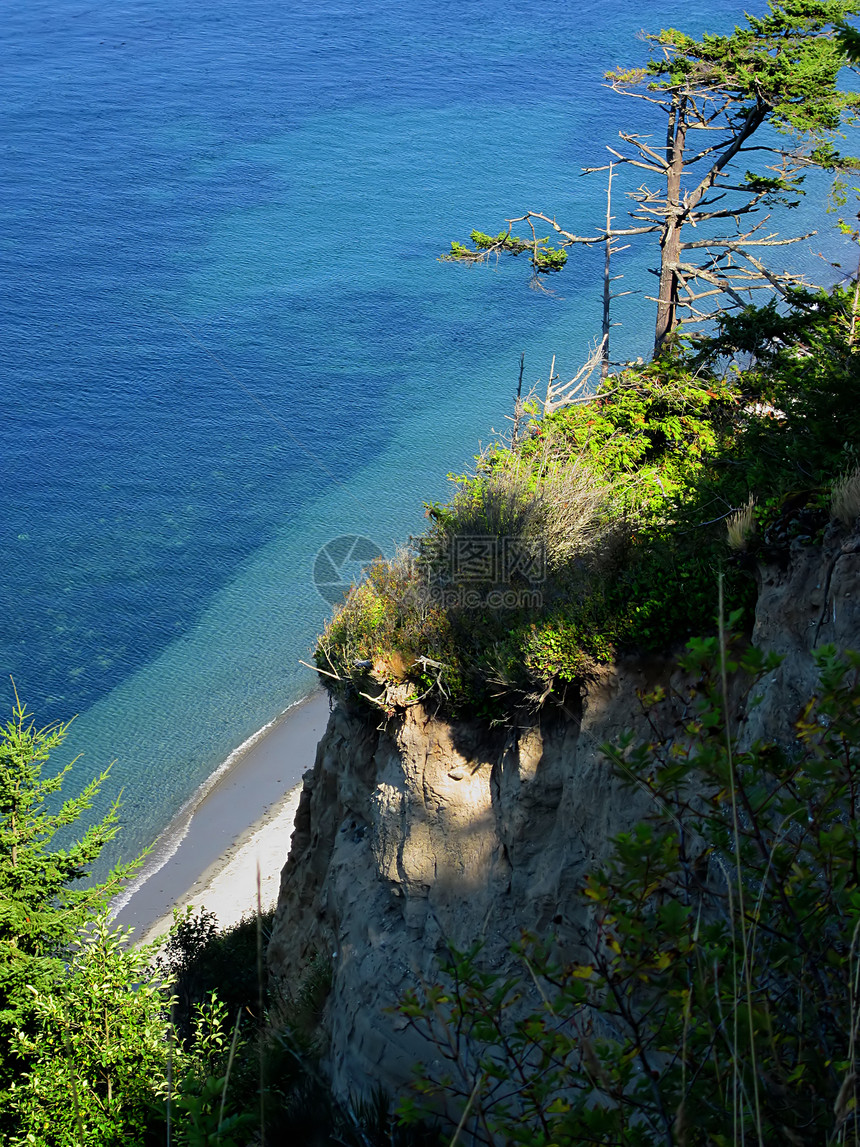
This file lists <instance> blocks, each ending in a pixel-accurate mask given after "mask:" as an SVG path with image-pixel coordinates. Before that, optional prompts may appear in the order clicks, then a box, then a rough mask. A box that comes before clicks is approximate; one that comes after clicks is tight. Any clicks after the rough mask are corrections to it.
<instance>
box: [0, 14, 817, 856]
mask: <svg viewBox="0 0 860 1147" xmlns="http://www.w3.org/2000/svg"><path fill="white" fill-rule="evenodd" d="M754 7H755V8H756V10H758V7H760V5H754ZM740 16H741V6H740V5H739V4H738V3H737V2H732V3H730V2H729V0H707V2H705V0H691V2H688V3H685V4H684V5H683V7H682V8H680V7H679V4H678V0H654V2H652V3H651V4H649V5H648V6H647V9H646V8H643V6H642V4H641V3H637V2H635V0H605V2H604V3H602V4H599V5H597V4H592V3H585V2H564V0H534V2H533V3H530V4H528V5H523V4H517V3H513V2H509V0H504V2H503V0H457V3H453V2H452V0H428V2H425V3H418V2H417V0H396V2H394V0H375V2H373V0H368V2H366V3H355V2H353V3H346V2H344V0H321V2H320V3H315V4H297V3H295V2H293V0H287V2H285V3H278V2H276V0H243V2H242V3H241V4H239V3H235V2H232V3H231V2H229V0H207V2H206V3H199V2H196V0H170V3H168V2H167V0H132V2H128V0H126V2H122V0H118V2H114V3H111V4H107V3H103V2H98V0H95V2H85V0H50V2H48V3H46V2H44V0H26V2H23V0H7V4H6V5H5V6H4V21H3V32H2V44H0V76H2V80H0V89H1V90H2V101H3V130H2V135H0V149H2V163H0V183H2V200H0V202H2V215H3V223H2V228H0V275H2V299H3V307H2V310H3V314H2V318H0V324H2V329H0V371H2V374H0V389H2V418H0V458H2V478H3V486H2V517H0V525H2V535H3V567H2V568H3V574H2V579H0V581H1V582H2V584H0V669H2V672H3V674H4V677H3V679H2V680H3V681H5V682H6V684H5V685H0V702H2V704H3V706H4V708H7V706H8V704H9V702H10V701H11V696H12V694H11V686H10V685H9V684H8V676H5V675H7V674H10V675H11V676H12V677H13V678H14V681H15V684H16V686H17V688H18V691H19V693H20V695H21V697H22V698H23V699H24V700H26V702H27V704H28V705H29V707H30V708H31V709H32V710H33V711H34V712H35V714H36V718H37V721H38V722H39V723H47V722H49V721H54V720H57V719H60V718H68V717H71V716H73V715H74V714H78V716H77V719H76V721H75V723H74V725H73V731H72V733H71V734H70V736H69V738H68V741H67V746H66V747H67V749H68V752H67V753H66V754H65V756H64V757H63V758H61V760H59V761H58V762H56V763H57V764H60V763H64V762H65V760H67V759H70V758H71V757H72V756H74V755H75V754H77V753H81V754H83V756H82V757H81V759H80V760H79V761H78V762H77V763H76V765H75V767H74V773H73V780H72V783H71V785H70V786H69V791H71V789H72V788H74V787H75V786H76V785H77V786H78V787H79V786H80V785H81V784H83V783H84V781H85V780H86V779H88V778H89V777H90V776H91V775H92V774H94V773H95V772H97V771H98V770H100V769H101V768H103V767H104V766H105V765H106V764H108V763H109V762H110V761H113V760H115V761H116V764H115V765H114V769H113V775H112V779H111V782H110V784H109V786H108V787H109V789H110V795H113V794H115V792H116V791H117V790H118V789H120V788H122V789H123V802H124V804H123V812H122V817H123V820H124V822H125V825H126V828H125V831H124V833H123V851H124V852H125V853H126V855H128V854H130V853H132V852H134V851H136V850H137V849H138V848H139V847H140V846H142V845H143V844H145V843H147V842H148V841H149V840H150V839H152V838H153V837H154V836H155V835H156V834H157V833H158V832H159V831H160V830H161V829H162V828H163V826H164V825H165V824H166V823H167V822H168V820H169V819H170V817H171V816H172V814H173V813H174V812H175V811H176V809H177V808H178V807H179V805H180V804H182V803H183V802H184V801H185V800H186V799H187V798H188V797H189V795H190V794H191V793H193V792H194V791H195V789H196V788H197V786H198V785H199V784H200V783H201V781H203V780H204V779H205V778H206V777H207V776H208V775H209V774H210V773H211V772H212V771H213V769H215V768H216V767H217V766H218V765H219V764H220V763H221V762H222V761H223V760H224V759H225V758H226V757H227V756H228V754H229V753H230V752H231V751H232V750H233V749H234V748H236V746H237V745H239V744H240V743H241V742H243V741H244V740H245V739H246V738H247V737H248V736H249V735H250V734H251V733H253V732H254V731H255V730H256V729H258V728H260V727H261V726H262V725H264V724H265V723H266V722H267V721H269V720H271V719H272V718H273V717H274V716H276V715H277V714H278V713H280V712H281V711H283V710H284V709H285V708H286V707H287V706H288V705H289V704H290V703H291V702H293V701H295V700H296V699H297V698H299V697H300V696H302V695H303V694H304V693H306V692H307V691H308V689H309V688H310V687H311V685H312V683H313V681H312V677H313V675H312V674H311V673H310V672H309V671H308V670H307V669H305V668H303V667H302V666H301V665H300V664H299V659H304V660H308V659H309V651H310V649H311V647H312V644H313V639H314V635H315V634H316V633H317V631H318V630H319V629H320V627H321V626H322V624H323V622H324V620H325V617H326V615H327V612H328V610H329V605H328V604H327V602H326V601H324V600H323V598H322V597H321V596H320V595H319V593H318V592H317V590H316V589H315V587H314V584H313V576H312V571H313V566H314V559H315V555H316V554H317V553H318V551H319V550H320V549H321V548H322V547H323V546H324V545H326V543H328V542H329V541H331V540H332V539H335V538H338V537H340V536H342V535H360V536H365V537H367V538H369V539H371V540H372V541H373V542H374V543H375V545H376V546H378V547H379V549H381V550H382V551H384V552H386V553H390V552H392V550H393V548H394V546H395V544H396V543H398V542H402V541H404V540H405V539H406V538H407V537H408V535H409V534H410V533H412V532H416V531H417V530H419V529H420V528H421V525H422V521H423V507H422V502H423V501H424V500H431V499H438V498H442V497H444V496H445V493H446V487H447V482H446V475H447V473H448V472H449V471H455V472H456V471H462V470H463V469H464V468H466V467H467V466H468V465H469V462H470V459H471V457H472V455H473V454H474V453H475V451H476V449H477V448H478V446H479V443H480V442H487V441H488V440H489V439H491V438H492V437H493V428H495V429H497V430H501V429H503V428H504V427H505V425H506V423H505V416H506V415H507V414H508V413H509V412H510V409H511V404H512V395H513V393H514V391H515V388H516V381H517V372H518V366H519V357H520V353H521V352H525V362H526V372H525V381H526V385H529V384H531V383H532V382H534V381H535V380H536V379H538V378H542V379H544V380H545V379H546V377H547V372H548V369H549V363H550V360H551V357H552V355H553V354H555V355H556V356H557V363H558V365H559V369H560V371H561V372H562V373H564V372H569V373H571V374H572V373H573V372H574V371H575V369H576V368H577V366H578V365H579V363H580V361H581V360H582V359H583V357H584V355H585V353H586V350H587V347H588V344H589V341H590V340H591V339H593V337H594V335H595V334H596V333H597V331H598V327H599V311H600V286H601V285H600V282H599V278H598V275H599V271H600V267H601V258H602V256H601V255H600V253H599V252H595V253H593V254H589V253H588V252H587V251H583V252H582V253H581V254H580V255H578V256H576V258H575V260H572V262H571V264H569V267H568V270H567V271H566V272H565V274H564V276H563V277H559V278H558V279H556V280H554V282H553V284H552V285H553V286H554V287H555V292H556V293H555V295H554V296H552V295H549V294H545V293H539V292H535V291H531V290H529V289H528V287H527V273H526V272H527V268H526V267H525V266H524V265H523V264H522V263H521V262H517V261H509V262H507V263H505V264H503V265H500V266H499V267H497V268H496V267H493V268H483V269H474V270H471V271H470V270H467V269H465V268H460V267H456V266H451V265H449V264H444V263H440V262H439V261H437V258H436V256H437V255H438V254H439V253H440V252H442V251H443V250H445V249H446V248H447V247H448V244H449V243H450V240H451V239H454V238H457V239H466V237H467V236H468V233H469V231H470V229H471V228H472V227H475V226H477V227H479V228H481V229H483V230H491V229H495V228H498V227H500V226H501V225H502V220H503V219H504V218H505V217H506V216H508V215H511V214H519V213H520V212H521V211H522V210H524V209H526V208H532V209H536V210H545V211H548V212H550V213H556V214H557V215H558V218H559V220H560V221H562V222H564V223H566V224H567V225H568V226H571V227H575V228H577V229H579V230H582V231H584V230H587V229H588V227H589V226H590V225H593V223H594V222H595V221H596V220H599V219H600V218H601V216H602V212H603V209H604V208H603V196H604V183H603V179H602V177H599V176H598V177H586V178H583V177H581V176H580V174H579V171H580V167H582V166H583V165H594V164H598V163H602V162H604V161H605V157H606V152H605V151H604V145H605V144H606V143H613V142H615V141H616V133H617V131H618V129H619V127H625V128H627V129H628V130H637V131H643V132H647V131H649V130H654V131H656V132H658V133H659V130H660V128H659V125H655V124H654V123H652V122H650V121H648V119H647V115H646V114H645V112H646V111H647V109H645V106H644V105H641V104H639V103H638V102H636V101H630V100H625V99H623V98H622V97H619V96H615V95H613V94H612V93H610V92H607V91H606V90H605V89H604V88H602V87H601V77H602V75H603V73H604V72H605V70H606V69H607V68H609V67H611V66H613V65H615V64H617V63H621V62H625V61H631V62H636V61H640V60H642V59H643V57H644V53H645V46H644V44H643V43H642V42H640V41H639V40H637V32H638V30H639V28H640V26H641V24H642V22H643V20H644V21H646V22H647V25H648V27H649V29H657V28H659V27H660V26H661V25H669V24H675V25H681V26H682V27H684V28H685V30H688V31H691V32H694V33H698V32H700V31H702V30H705V29H709V30H714V31H717V30H727V29H728V28H729V27H730V26H731V24H732V23H733V21H734V20H735V19H739V18H740ZM822 194H823V193H822ZM821 204H822V195H817V196H816V195H811V196H810V197H809V201H808V202H807V204H806V205H805V206H804V208H803V209H802V210H803V211H805V212H806V213H807V215H809V216H810V217H813V218H812V226H817V227H820V228H821V230H822V232H824V231H828V232H829V231H831V229H832V221H831V220H830V219H829V218H826V217H824V216H823V214H822V212H821ZM618 210H619V212H620V211H621V210H622V207H621V205H619V207H618ZM792 226H794V227H797V226H798V224H797V221H796V220H792ZM826 242H827V243H830V242H831V240H829V239H828V240H826ZM816 243H818V245H819V246H821V245H822V244H825V240H823V239H822V240H816ZM807 255H808V251H807ZM653 261H654V260H653V254H651V255H649V252H648V249H647V247H646V246H645V245H641V246H639V247H636V248H634V249H631V250H630V251H629V252H625V253H624V254H622V255H621V256H619V257H618V262H617V271H618V272H619V273H624V274H625V276H626V278H625V282H624V283H623V287H630V288H631V289H632V288H637V289H639V290H640V293H639V294H632V295H630V296H628V297H627V298H625V299H623V300H621V301H620V302H619V304H618V307H617V312H616V316H615V317H616V318H617V319H618V320H619V321H621V322H622V324H623V325H622V326H621V327H619V328H618V330H617V331H616V332H615V336H614V337H615V346H614V353H615V354H616V355H618V356H619V357H625V358H627V357H634V356H636V355H640V354H645V355H647V353H648V350H649V346H650V340H651V324H652V304H650V303H648V302H647V301H645V300H644V298H643V294H642V290H643V288H644V293H651V287H652V284H651V281H650V278H649V277H648V276H647V275H645V273H644V270H643V269H644V268H645V267H647V266H648V265H650V264H652V263H653ZM344 576H345V577H346V578H347V579H348V577H349V576H350V573H349V569H348V568H346V567H345V569H344ZM7 711H8V710H7Z"/></svg>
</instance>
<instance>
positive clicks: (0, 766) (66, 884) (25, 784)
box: [0, 694, 142, 1127]
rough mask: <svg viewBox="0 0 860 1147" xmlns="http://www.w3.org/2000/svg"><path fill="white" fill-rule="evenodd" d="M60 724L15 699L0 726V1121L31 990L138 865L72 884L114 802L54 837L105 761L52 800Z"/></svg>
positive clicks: (106, 837)
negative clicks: (67, 834) (57, 842)
mask: <svg viewBox="0 0 860 1147" xmlns="http://www.w3.org/2000/svg"><path fill="white" fill-rule="evenodd" d="M68 731H69V723H66V724H55V725H51V726H48V727H46V728H43V729H37V728H36V726H35V724H34V722H33V719H32V716H31V714H30V713H28V712H27V710H26V707H25V706H24V705H22V704H21V702H20V701H19V700H18V697H17V694H16V697H15V706H14V708H13V711H12V717H11V719H10V720H9V721H8V722H7V723H6V724H5V725H3V726H2V727H0V1127H2V1125H3V1119H4V1117H3V1111H4V1108H5V1107H6V1103H5V1100H4V1096H5V1095H6V1093H7V1092H8V1087H9V1083H10V1081H11V1080H12V1079H13V1078H14V1077H15V1076H16V1075H17V1074H19V1073H20V1072H21V1071H22V1070H24V1069H25V1068H26V1063H25V1062H24V1060H22V1059H21V1055H20V1051H16V1050H15V1048H16V1047H17V1048H19V1049H20V1046H21V1044H20V1041H19V1040H17V1039H16V1038H15V1033H16V1032H18V1031H25V1032H26V1031H27V1029H28V1027H29V1026H30V1020H31V1018H32V1009H33V989H35V990H36V991H43V990H50V988H51V985H52V984H54V983H56V982H57V980H58V978H60V977H62V976H63V974H64V971H65V966H66V964H67V962H68V960H69V958H70V953H71V951H72V947H73V944H74V942H75V940H77V939H78V938H79V936H80V934H81V931H82V929H84V928H85V927H86V926H87V924H88V923H90V922H92V921H93V920H94V919H95V918H96V917H97V916H98V914H99V913H100V912H102V911H104V909H105V908H106V906H107V905H108V903H109V902H110V900H111V899H112V898H113V897H114V896H115V895H116V894H117V892H118V891H119V890H120V889H121V888H122V887H123V885H124V884H125V883H126V882H127V881H128V879H129V878H130V877H131V876H132V875H133V873H134V872H135V871H136V870H137V868H138V867H139V865H140V863H141V859H142V858H139V859H137V860H135V861H132V862H131V863H129V864H120V865H118V866H117V867H115V868H114V869H113V870H112V871H111V872H110V874H109V875H108V877H107V879H106V880H104V881H102V882H101V883H93V884H89V885H85V886H83V887H82V886H81V884H82V882H84V881H85V879H86V877H87V876H88V875H89V873H90V869H91V867H92V864H93V862H94V861H95V860H96V859H97V858H98V856H99V855H100V853H101V851H102V849H103V848H104V847H105V845H106V844H107V843H108V842H109V841H111V840H112V839H113V838H114V837H115V836H116V834H117V832H118V831H119V822H118V818H117V809H118V803H119V802H118V801H115V802H114V804H113V805H112V806H111V808H110V810H109V811H108V813H107V815H106V816H105V817H104V818H103V819H102V820H100V821H99V822H97V823H96V824H93V825H91V826H90V827H89V828H87V829H86V830H85V831H84V832H83V834H82V835H81V836H80V838H79V839H78V840H76V841H74V842H72V843H71V844H69V845H68V846H66V847H59V848H54V849H52V848H51V844H52V842H53V841H54V838H55V837H56V835H57V834H58V833H59V832H61V831H62V830H65V829H68V828H70V827H71V826H72V825H75V824H77V822H78V821H79V820H80V818H81V816H82V815H83V814H84V813H85V812H86V811H87V809H89V808H90V807H91V806H92V803H93V801H94V799H95V797H96V795H97V794H98V792H99V790H100V789H101V786H102V785H103V784H104V782H105V781H106V780H107V778H108V775H109V773H110V768H107V769H105V770H104V772H102V773H100V774H99V776H97V777H96V778H95V779H94V780H92V781H91V782H90V783H89V784H88V785H87V786H86V787H85V788H84V789H83V790H82V792H81V793H80V794H79V795H78V796H76V797H72V798H70V799H68V800H66V801H63V802H62V803H59V805H58V807H56V808H55V809H54V808H52V798H54V797H55V795H56V794H57V793H58V792H59V791H60V789H61V787H62V784H63V781H64V779H65V776H66V774H67V773H68V772H69V770H70V769H71V768H72V764H73V763H74V762H72V764H69V765H66V766H65V768H63V769H61V770H60V772H59V773H56V774H55V775H53V776H48V777H43V776H42V771H43V768H44V766H45V764H46V762H47V761H48V758H49V756H50V754H51V753H52V752H54V751H55V750H56V749H58V748H59V747H60V746H61V745H62V743H63V741H64V740H65V738H66V736H67V734H68Z"/></svg>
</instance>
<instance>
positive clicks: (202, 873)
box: [112, 690, 329, 944]
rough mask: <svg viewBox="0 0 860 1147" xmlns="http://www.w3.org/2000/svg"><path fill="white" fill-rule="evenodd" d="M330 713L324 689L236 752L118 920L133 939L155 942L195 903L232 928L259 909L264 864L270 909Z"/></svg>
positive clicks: (124, 901)
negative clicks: (180, 912) (175, 913)
mask: <svg viewBox="0 0 860 1147" xmlns="http://www.w3.org/2000/svg"><path fill="white" fill-rule="evenodd" d="M328 716H329V701H328V695H327V694H326V693H325V692H323V691H322V690H317V691H315V692H314V693H312V694H310V696H308V697H306V698H304V699H303V700H302V701H299V702H297V703H296V704H294V705H291V706H290V708H289V709H287V710H286V711H285V712H284V713H282V714H281V715H280V716H279V717H277V718H275V720H274V721H272V722H271V723H270V724H269V725H266V726H264V728H263V729H261V730H258V732H257V733H255V734H254V735H253V736H252V737H249V738H248V740H247V741H246V742H245V743H244V744H243V745H240V746H239V748H238V749H236V750H234V752H233V753H231V754H230V756H229V757H228V758H227V760H226V761H225V762H224V763H222V765H220V766H219V767H218V769H216V770H215V771H214V772H213V774H212V776H211V777H210V778H209V780H208V781H207V782H205V784H204V786H203V788H202V794H201V795H200V796H199V797H195V798H192V801H193V804H192V805H191V807H190V808H189V807H188V806H186V807H185V808H183V809H182V810H180V812H179V813H178V814H177V816H176V817H175V818H174V820H173V822H171V824H170V825H169V826H168V828H167V829H165V831H164V832H163V833H162V834H161V836H160V837H159V838H158V840H157V841H156V844H155V847H154V849H153V852H152V854H151V856H150V857H149V858H148V859H147V863H146V865H145V867H144V870H143V871H142V872H141V874H140V875H139V876H138V877H137V879H136V880H134V881H133V882H132V883H131V884H130V885H129V887H128V888H127V889H126V891H125V893H124V894H123V896H122V897H121V898H120V901H119V908H118V909H116V910H115V912H114V915H113V918H112V924H113V925H114V926H121V927H123V928H133V929H134V941H133V942H134V943H135V944H141V943H145V942H150V941H152V940H154V939H155V938H156V937H157V936H158V935H160V934H161V933H163V932H166V931H167V929H168V928H169V927H170V924H171V923H172V919H173V909H174V908H180V909H184V908H185V906H186V905H188V904H194V905H195V906H196V907H197V908H203V907H205V908H206V909H207V910H209V911H212V912H215V914H216V916H217V917H218V923H219V927H221V928H225V927H230V926H231V925H232V924H235V923H237V922H238V921H239V920H240V919H241V918H242V916H245V915H247V914H248V913H249V912H254V911H256V906H257V864H258V863H259V867H260V876H261V894H262V895H261V899H262V902H263V906H264V908H266V907H271V906H272V905H274V903H275V902H276V901H277V895H278V887H279V884H280V873H281V868H282V867H283V865H284V863H285V861H286V857H287V853H288V851H289V847H290V838H291V836H292V830H293V821H294V819H295V812H296V809H297V807H298V802H299V796H300V794H301V789H302V777H303V775H304V773H305V772H306V771H307V770H308V769H309V768H312V766H313V763H314V759H315V756H316V747H317V743H318V742H319V739H320V738H321V737H322V735H323V733H324V732H325V727H326V724H327V722H328Z"/></svg>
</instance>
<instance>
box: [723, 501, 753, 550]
mask: <svg viewBox="0 0 860 1147" xmlns="http://www.w3.org/2000/svg"><path fill="white" fill-rule="evenodd" d="M755 526H756V522H755V499H754V498H753V497H752V495H750V498H749V501H748V502H747V504H746V505H745V506H741V508H740V509H739V510H735V512H734V513H733V514H729V516H728V518H727V519H726V533H727V535H728V542H729V549H730V550H731V551H732V553H743V552H744V551H745V550H746V548H747V545H748V544H749V540H750V538H751V537H752V536H753V534H754V533H755Z"/></svg>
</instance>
